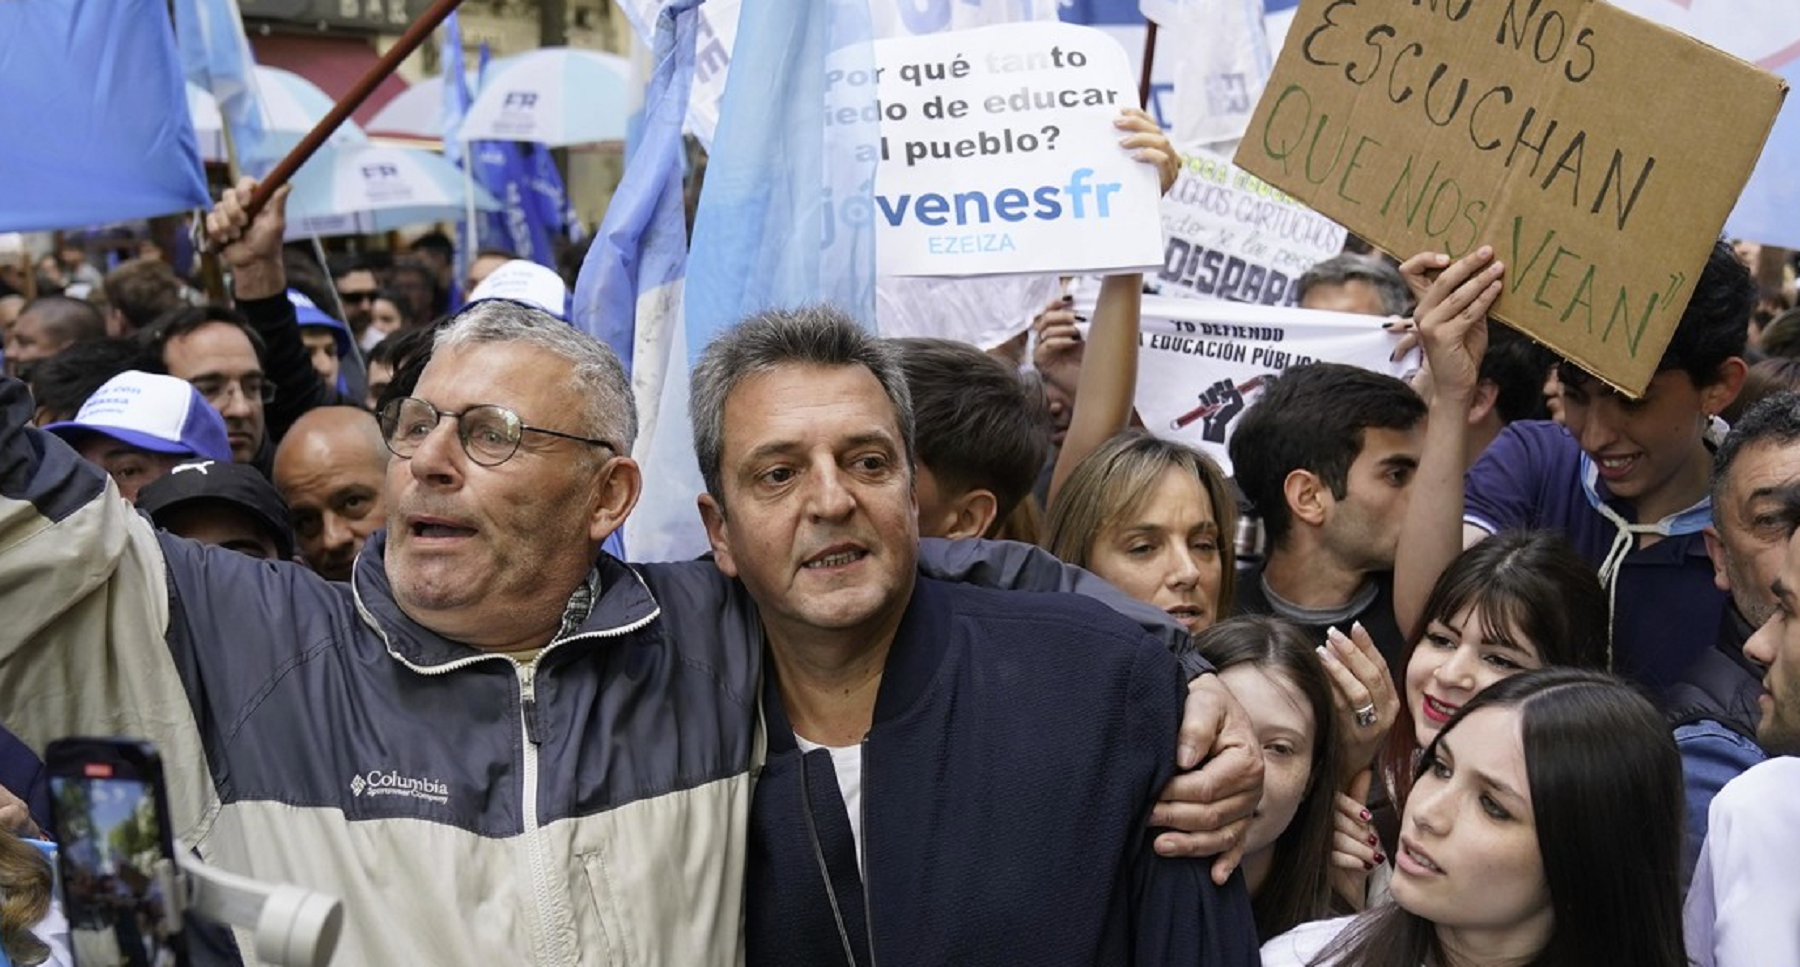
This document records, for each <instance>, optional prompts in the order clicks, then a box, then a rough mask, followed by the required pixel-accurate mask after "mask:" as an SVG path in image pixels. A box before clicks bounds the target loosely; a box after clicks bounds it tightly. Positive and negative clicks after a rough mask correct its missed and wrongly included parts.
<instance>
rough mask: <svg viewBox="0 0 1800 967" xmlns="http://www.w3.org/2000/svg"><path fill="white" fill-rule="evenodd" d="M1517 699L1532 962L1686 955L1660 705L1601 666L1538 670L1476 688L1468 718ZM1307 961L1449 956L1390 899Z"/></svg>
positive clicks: (1676, 787) (1663, 962)
mask: <svg viewBox="0 0 1800 967" xmlns="http://www.w3.org/2000/svg"><path fill="white" fill-rule="evenodd" d="M1487 708H1516V709H1517V710H1518V711H1519V716H1520V719H1521V723H1520V729H1519V731H1520V737H1521V740H1522V742H1523V745H1524V752H1525V775H1526V778H1527V782H1528V783H1529V785H1530V787H1531V812H1532V816H1533V818H1534V824H1535V825H1536V827H1537V847H1538V854H1539V856H1540V857H1541V858H1542V860H1543V864H1544V881H1545V884H1546V885H1547V886H1548V888H1549V893H1550V905H1551V909H1552V917H1553V921H1552V924H1551V927H1550V937H1549V939H1548V940H1547V941H1546V942H1545V944H1544V948H1543V949H1542V950H1540V951H1538V953H1537V954H1536V956H1534V957H1532V958H1531V960H1530V961H1529V965H1530V967H1590V965H1593V964H1631V965H1632V967H1684V965H1686V963H1687V956H1686V953H1685V951H1684V949H1683V944H1682V934H1681V844H1682V835H1681V830H1682V817H1681V810H1682V792H1681V789H1682V784H1681V783H1682V779H1681V755H1680V753H1679V752H1677V751H1676V748H1675V740H1674V737H1673V736H1672V735H1671V733H1670V732H1669V727H1668V724H1667V723H1666V722H1664V721H1663V718H1662V716H1661V715H1660V714H1658V713H1657V711H1656V707H1655V706H1654V705H1652V704H1651V703H1650V701H1649V700H1648V699H1646V698H1644V697H1643V696H1642V695H1640V694H1638V693H1637V692H1636V691H1634V690H1633V689H1632V687H1631V686H1629V685H1627V684H1626V683H1624V682H1623V681H1621V680H1619V679H1616V678H1613V677H1612V676H1611V675H1607V674H1605V673H1602V672H1594V671H1586V670H1582V669H1577V668H1543V669H1539V670H1536V671H1530V672H1525V673H1523V674H1520V675H1515V676H1513V677H1511V678H1508V679H1506V680H1504V681H1501V682H1498V683H1496V684H1495V685H1493V686H1492V687H1491V688H1488V689H1486V690H1484V691H1482V692H1481V694H1479V695H1477V696H1476V697H1475V698H1474V699H1473V700H1472V701H1470V702H1469V703H1468V704H1467V705H1465V706H1463V707H1462V709H1461V710H1460V711H1458V712H1457V714H1456V715H1455V716H1454V717H1453V718H1451V720H1450V721H1449V722H1448V723H1447V724H1446V725H1445V726H1444V728H1443V731H1441V732H1439V733H1438V735H1437V738H1436V739H1434V740H1432V743H1431V746H1430V747H1429V748H1427V749H1426V753H1425V758H1424V760H1423V761H1422V763H1421V769H1422V768H1424V764H1425V763H1430V762H1432V761H1434V759H1435V757H1436V754H1437V747H1438V744H1439V743H1441V742H1443V741H1444V737H1445V736H1448V735H1449V734H1450V733H1452V732H1454V731H1455V730H1456V727H1457V725H1459V724H1460V723H1462V722H1463V721H1464V720H1465V719H1467V718H1468V717H1469V716H1471V715H1473V714H1475V713H1477V712H1480V711H1481V710H1482V709H1487ZM1313 963H1314V964H1327V963H1329V964H1336V965H1342V967H1388V965H1392V964H1407V965H1412V964H1424V965H1427V967H1438V965H1443V964H1444V963H1445V960H1444V955H1443V950H1442V949H1441V948H1440V947H1439V945H1438V940H1437V931H1436V929H1435V925H1434V924H1433V923H1432V922H1431V921H1429V920H1425V919H1422V918H1420V917H1418V916H1416V915H1414V914H1412V913H1410V912H1408V911H1406V910H1405V909H1404V908H1402V907H1400V906H1399V905H1398V904H1397V903H1390V904H1388V905H1386V906H1384V907H1382V908H1381V909H1379V910H1377V911H1374V912H1371V913H1370V914H1368V915H1366V916H1364V917H1363V918H1362V919H1361V920H1359V921H1357V922H1356V923H1355V924H1353V925H1352V926H1351V927H1350V929H1348V930H1346V931H1345V932H1344V933H1343V934H1340V935H1339V936H1338V938H1337V939H1336V940H1334V941H1333V942H1332V943H1331V944H1330V945H1329V946H1327V947H1326V949H1325V950H1323V951H1321V952H1320V954H1319V956H1318V957H1316V958H1314V960H1313Z"/></svg>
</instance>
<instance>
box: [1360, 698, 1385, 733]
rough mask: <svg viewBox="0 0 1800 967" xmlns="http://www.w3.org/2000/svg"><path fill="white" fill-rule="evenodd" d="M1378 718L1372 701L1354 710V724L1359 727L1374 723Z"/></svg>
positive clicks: (1366, 726)
mask: <svg viewBox="0 0 1800 967" xmlns="http://www.w3.org/2000/svg"><path fill="white" fill-rule="evenodd" d="M1378 718H1379V717H1378V716H1377V715H1376V714H1375V703H1374V702H1370V703H1369V704H1367V705H1364V706H1363V707H1362V708H1359V709H1357V710H1356V724H1357V726H1358V727H1360V728H1365V729H1366V728H1368V727H1369V726H1371V725H1374V724H1375V722H1376V720H1377V719H1378Z"/></svg>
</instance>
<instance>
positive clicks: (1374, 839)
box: [1369, 833, 1381, 846]
mask: <svg viewBox="0 0 1800 967" xmlns="http://www.w3.org/2000/svg"><path fill="white" fill-rule="evenodd" d="M1369 845H1370V846H1380V845H1381V837H1379V836H1377V835H1375V834H1374V833H1370V834H1369Z"/></svg>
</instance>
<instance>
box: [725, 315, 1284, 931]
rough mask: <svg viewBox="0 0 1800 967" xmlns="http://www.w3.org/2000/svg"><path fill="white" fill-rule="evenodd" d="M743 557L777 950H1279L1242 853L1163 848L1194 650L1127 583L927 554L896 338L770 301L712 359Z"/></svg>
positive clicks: (764, 903)
mask: <svg viewBox="0 0 1800 967" xmlns="http://www.w3.org/2000/svg"><path fill="white" fill-rule="evenodd" d="M693 386H694V391H693V401H692V405H691V412H692V414H693V419H694V438H695V451H696V453H697V455H698V457H699V461H700V468H701V473H702V475H703V476H704V477H705V479H706V484H707V493H706V494H705V495H703V496H702V497H701V498H700V504H701V514H702V517H703V518H704V520H705V522H706V526H707V531H708V535H709V537H710V539H711V542H712V545H713V549H714V552H715V554H716V558H717V563H718V565H719V567H720V569H721V570H722V571H724V572H725V573H726V574H727V575H730V576H732V577H734V578H736V579H738V580H739V581H741V582H742V584H743V586H744V588H745V589H746V590H747V591H748V593H749V595H750V597H751V598H752V599H753V600H754V601H755V602H756V606H757V610H758V612H759V613H760V616H761V625H762V632H763V637H764V644H765V646H766V648H767V651H768V655H769V659H770V660H769V663H768V664H767V665H766V666H765V667H766V668H768V669H770V670H772V672H773V674H771V675H767V676H765V686H764V691H763V717H764V725H765V728H766V730H767V733H768V751H769V754H768V761H767V765H766V767H765V769H764V771H763V773H762V775H761V777H760V778H759V780H758V782H757V784H756V790H755V798H754V801H753V805H752V810H751V826H752V831H751V838H750V844H749V850H750V854H749V873H748V878H747V883H746V904H747V922H746V945H747V950H748V959H749V963H750V964H751V965H752V967H756V965H760V964H775V963H792V964H847V965H850V967H856V965H873V964H876V963H881V962H885V963H943V964H948V963H955V964H982V963H994V964H1000V963H1007V964H1013V963H1032V964H1051V963H1058V964H1060V963H1067V964H1121V963H1128V962H1139V963H1154V964H1165V963H1167V964H1174V963H1184V964H1208V965H1212V964H1221V965H1222V964H1246V965H1248V964H1255V963H1256V962H1257V951H1256V940H1255V928H1254V926H1253V924H1252V922H1251V915H1250V906H1249V899H1248V896H1247V895H1246V893H1245V891H1244V887H1243V884H1242V879H1241V877H1233V879H1232V880H1231V881H1230V882H1228V883H1227V885H1226V886H1224V887H1218V886H1215V885H1214V884H1213V882H1212V881H1211V879H1210V878H1209V876H1208V870H1207V866H1206V864H1205V863H1204V862H1202V861H1197V860H1176V859H1166V858H1162V857H1159V856H1157V855H1156V853H1155V851H1154V849H1153V847H1152V841H1153V833H1152V830H1151V829H1150V827H1149V822H1148V820H1149V815H1150V809H1151V807H1152V805H1153V804H1154V803H1155V801H1156V797H1157V793H1158V791H1159V790H1160V789H1161V788H1162V786H1163V784H1164V783H1165V782H1166V781H1167V780H1168V778H1169V774H1170V773H1171V772H1172V770H1173V765H1172V764H1173V763H1174V761H1175V757H1174V752H1175V744H1176V731H1177V727H1178V725H1179V720H1180V715H1181V704H1182V697H1183V694H1184V684H1185V676H1184V675H1183V674H1182V672H1181V670H1180V666H1179V664H1178V661H1177V659H1176V657H1175V656H1174V655H1172V654H1170V653H1169V651H1168V650H1167V649H1166V648H1164V647H1163V646H1162V645H1160V644H1159V643H1158V642H1157V641H1156V640H1155V639H1154V638H1152V637H1150V636H1149V635H1147V634H1146V633H1145V632H1144V631H1143V630H1142V629H1141V628H1139V627H1138V626H1136V625H1134V624H1132V623H1131V622H1129V621H1127V620H1125V619H1123V618H1121V617H1120V616H1119V615H1117V614H1115V613H1113V612H1112V611H1110V610H1109V609H1107V608H1105V607H1104V606H1102V605H1098V604H1096V603H1094V602H1092V601H1089V600H1086V599H1082V598H1077V597H1073V596H1067V595H1053V594H1042V595H1030V596H1026V595H1024V594H1022V593H1017V592H1014V593H1007V594H1003V593H998V592H993V591H988V590H984V589H978V588H971V587H967V586H963V585H955V584H948V583H943V582H938V581H935V580H932V579H929V578H923V577H919V576H918V574H917V553H918V539H917V510H916V505H915V503H914V496H913V434H912V415H911V405H910V402H909V400H908V396H907V389H906V382H905V378H904V375H903V373H902V371H901V369H900V366H899V362H898V357H897V355H896V353H895V351H894V349H893V348H892V347H891V346H888V345H886V344H883V343H881V342H880V341H879V340H876V339H874V338H873V337H871V336H869V335H868V334H866V333H864V332H863V331H862V330H861V329H859V328H858V327H857V326H856V325H855V324H854V323H853V322H852V321H850V320H849V319H847V318H845V317H844V316H842V315H841V314H839V313H837V312H835V311H833V310H830V309H824V308H817V309H808V310H801V311H799V312H773V313H767V314H764V315H760V316H757V317H753V318H752V319H750V320H748V321H746V322H745V323H743V324H741V325H740V326H739V327H737V328H736V329H734V330H733V331H732V332H730V333H729V334H727V335H726V336H724V337H722V338H721V339H719V340H718V341H716V342H715V343H714V344H713V345H712V346H710V347H709V348H708V349H707V352H706V355H705V357H704V358H703V360H702V361H701V364H700V366H699V367H698V368H697V369H696V370H695V373H694V380H693Z"/></svg>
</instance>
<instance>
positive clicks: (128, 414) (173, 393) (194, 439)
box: [44, 369, 231, 462]
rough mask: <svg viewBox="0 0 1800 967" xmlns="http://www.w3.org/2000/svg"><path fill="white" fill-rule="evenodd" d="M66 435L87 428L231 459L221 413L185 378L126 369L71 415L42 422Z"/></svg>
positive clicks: (163, 449) (156, 447)
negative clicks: (72, 416)
mask: <svg viewBox="0 0 1800 967" xmlns="http://www.w3.org/2000/svg"><path fill="white" fill-rule="evenodd" d="M44 429H45V431H47V432H50V433H54V434H56V435H57V436H60V437H62V438H63V439H65V440H70V441H73V440H74V439H75V438H77V437H79V436H81V435H83V434H86V433H98V434H101V435H103V436H109V437H112V438H113V439H115V440H118V441H119V442H120V443H124V444H127V445H129V446H134V447H137V448H138V449H140V450H149V451H151V452H152V453H176V454H188V455H191V456H195V457H210V458H211V459H214V460H224V461H227V462H229V461H230V460H231V443H230V441H229V440H228V439H227V438H226V434H225V418H224V417H222V416H220V415H219V411H218V410H215V409H213V408H212V407H211V406H209V405H207V402H206V397H204V396H201V395H200V391H199V390H197V389H195V388H194V387H193V386H192V385H190V384H189V383H188V382H187V381H186V380H182V379H176V378H175V377H173V376H159V375H157V374H155V373H144V372H139V371H138V370H135V369H130V370H126V371H125V372H123V373H120V374H119V375H117V376H114V377H113V378H112V379H109V380H107V381H106V383H105V385H103V386H101V387H100V388H99V389H97V390H95V391H94V395H92V396H90V397H88V398H87V402H85V403H83V404H81V410H80V412H77V413H76V414H75V418H74V419H73V420H65V421H63V422H61V423H52V424H50V425H49V426H46V427H44Z"/></svg>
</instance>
